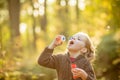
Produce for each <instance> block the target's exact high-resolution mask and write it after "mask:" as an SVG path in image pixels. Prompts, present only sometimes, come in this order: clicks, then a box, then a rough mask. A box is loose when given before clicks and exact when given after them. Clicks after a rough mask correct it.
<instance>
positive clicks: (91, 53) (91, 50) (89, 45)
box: [75, 32, 95, 61]
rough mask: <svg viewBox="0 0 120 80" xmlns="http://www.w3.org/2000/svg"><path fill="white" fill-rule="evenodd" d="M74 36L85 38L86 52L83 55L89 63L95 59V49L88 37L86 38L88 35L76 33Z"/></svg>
mask: <svg viewBox="0 0 120 80" xmlns="http://www.w3.org/2000/svg"><path fill="white" fill-rule="evenodd" d="M75 35H77V36H78V37H79V36H80V35H83V36H85V44H86V45H85V47H86V48H87V52H86V53H83V55H84V56H85V57H86V58H87V59H88V60H89V61H92V60H93V59H94V57H95V48H94V46H93V44H92V41H91V39H90V37H89V36H88V34H86V33H83V32H78V33H76V34H75Z"/></svg>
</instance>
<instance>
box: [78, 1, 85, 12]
mask: <svg viewBox="0 0 120 80" xmlns="http://www.w3.org/2000/svg"><path fill="white" fill-rule="evenodd" d="M78 7H79V9H80V10H84V9H85V1H84V0H79V4H78Z"/></svg>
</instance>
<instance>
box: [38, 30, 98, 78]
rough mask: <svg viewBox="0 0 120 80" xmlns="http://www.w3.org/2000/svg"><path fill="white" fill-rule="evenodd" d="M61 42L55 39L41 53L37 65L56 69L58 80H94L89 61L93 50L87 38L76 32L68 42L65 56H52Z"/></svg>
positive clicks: (92, 55)
mask: <svg viewBox="0 0 120 80" xmlns="http://www.w3.org/2000/svg"><path fill="white" fill-rule="evenodd" d="M61 44H62V42H60V41H58V40H57V39H56V38H55V39H54V40H53V42H52V43H51V44H50V45H49V46H48V47H46V48H45V49H44V51H43V52H42V53H41V55H40V57H39V59H38V63H39V65H42V66H45V67H48V68H52V69H56V71H57V74H58V80H96V77H95V74H94V70H93V68H92V66H91V63H90V61H91V60H92V59H93V57H94V48H93V45H92V43H91V40H90V38H89V36H88V35H87V34H85V33H82V32H78V33H76V34H75V35H73V36H72V37H71V39H70V40H69V41H68V45H67V49H68V52H67V53H66V54H57V55H52V53H53V51H54V48H55V47H57V46H60V45H61Z"/></svg>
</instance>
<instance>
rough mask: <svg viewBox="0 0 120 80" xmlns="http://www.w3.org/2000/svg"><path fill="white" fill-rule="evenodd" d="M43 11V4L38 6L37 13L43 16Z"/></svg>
mask: <svg viewBox="0 0 120 80" xmlns="http://www.w3.org/2000/svg"><path fill="white" fill-rule="evenodd" d="M44 13H45V11H44V6H40V7H39V15H41V16H43V15H44Z"/></svg>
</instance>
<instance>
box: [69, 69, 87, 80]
mask: <svg viewBox="0 0 120 80" xmlns="http://www.w3.org/2000/svg"><path fill="white" fill-rule="evenodd" d="M71 71H72V73H73V76H76V77H77V78H78V77H81V78H82V80H86V78H87V76H88V74H87V73H86V72H85V71H84V70H83V69H80V68H73V69H72V70H71Z"/></svg>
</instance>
